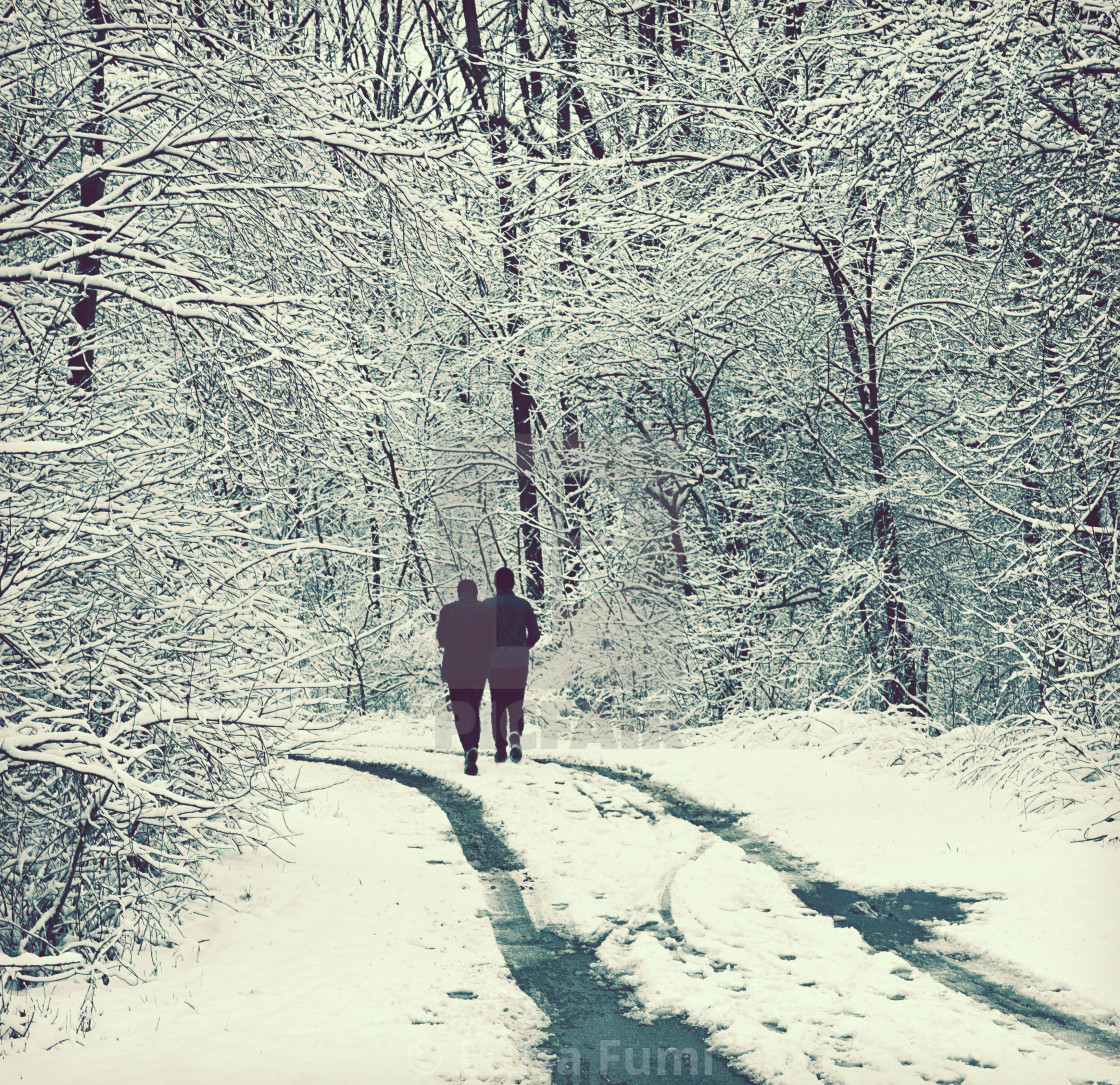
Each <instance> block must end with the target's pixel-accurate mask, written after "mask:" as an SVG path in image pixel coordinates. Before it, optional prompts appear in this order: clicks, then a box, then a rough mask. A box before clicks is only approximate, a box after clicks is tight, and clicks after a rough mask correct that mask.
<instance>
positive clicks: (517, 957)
mask: <svg viewBox="0 0 1120 1085" xmlns="http://www.w3.org/2000/svg"><path fill="white" fill-rule="evenodd" d="M290 756H291V760H294V761H320V762H325V763H327V764H331V765H340V766H342V767H343V768H349V769H355V770H357V771H359V772H368V773H370V774H371V775H373V776H379V777H381V778H382V779H385V780H395V781H396V782H397V783H401V784H406V785H407V786H409V787H414V788H416V789H417V790H418V791H420V792H422V793H423V794H424V795H426V796H427V797H428V798H430V799H431V800H432V801H433V802H435V803H436V804H437V805H438V806H439V807H440V809H441V810H443V812H444V814H445V815H446V816H447V820H448V821H449V822H450V823H451V827H452V829H453V830H454V832H455V835H456V836H457V837H458V840H459V844H460V846H461V847H462V849H463V854H464V856H465V857H466V859H467V861H468V862H469V863H470V864H471V866H472V867H474V868H475V870H477V871H478V872H479V875H480V882H481V884H482V887H483V889H484V891H485V892H486V895H487V910H488V912H489V918H490V922H491V925H492V926H493V928H494V934H495V937H496V938H497V941H498V945H499V946H500V947H501V950H502V954H503V956H504V957H505V960H506V964H507V966H508V967H509V969H510V972H511V973H512V974H513V977H514V979H515V980H516V981H517V984H518V986H519V987H520V988H521V989H522V990H523V991H525V992H526V994H528V995H529V996H530V997H531V998H532V999H533V1001H534V1002H536V1003H537V1005H538V1006H540V1007H541V1009H542V1010H543V1011H544V1012H545V1013H546V1014H547V1015H548V1018H549V1020H550V1022H551V1025H550V1029H549V1031H550V1036H551V1041H552V1043H551V1047H550V1050H549V1051H548V1052H547V1053H548V1054H549V1055H551V1056H552V1058H553V1069H552V1081H553V1083H554V1085H639V1083H641V1085H650V1083H661V1082H684V1081H690V1082H703V1083H704V1085H757V1083H755V1082H753V1080H752V1079H751V1078H748V1077H745V1076H744V1075H742V1074H739V1073H737V1072H736V1071H734V1070H732V1069H731V1068H730V1067H729V1066H728V1065H727V1063H726V1062H725V1061H724V1060H723V1059H721V1058H719V1056H717V1055H713V1054H711V1053H710V1052H709V1051H708V1049H707V1046H706V1036H705V1033H704V1032H703V1031H702V1030H701V1029H697V1028H693V1027H692V1026H690V1025H687V1024H685V1023H684V1022H683V1021H680V1020H678V1019H675V1018H659V1019H658V1020H657V1021H654V1022H652V1023H650V1024H645V1023H643V1022H641V1021H637V1020H635V1019H633V1018H630V1017H627V1016H626V1015H625V1011H626V1009H627V1008H628V1001H627V993H626V991H625V990H623V989H622V988H620V987H618V986H615V985H613V984H611V983H610V982H609V981H608V980H607V979H606V978H605V977H603V976H602V975H600V973H599V970H598V968H597V966H596V964H595V953H594V951H593V950H589V949H584V948H579V947H576V946H574V945H573V944H572V943H570V942H567V941H565V940H564V939H563V938H561V937H559V936H558V935H557V934H555V933H553V932H551V931H547V930H538V929H537V927H536V926H534V924H533V921H532V919H531V918H530V917H529V913H528V911H527V910H526V908H525V904H524V901H523V900H522V898H521V892H520V889H519V888H518V885H517V882H516V881H515V880H514V878H513V877H512V876H511V874H510V872H511V871H517V870H520V869H522V864H521V862H520V861H519V860H518V858H517V856H516V855H515V854H514V853H513V852H512V851H510V849H509V848H508V847H506V845H505V843H504V842H503V841H502V839H501V837H500V836H498V834H497V833H495V832H494V831H493V830H492V829H491V828H490V827H489V826H488V825H487V824H486V822H485V820H484V818H483V811H482V804H481V803H480V802H479V801H478V800H477V799H475V798H473V797H472V796H470V795H466V794H464V793H463V792H461V791H459V790H458V789H457V788H455V787H453V786H450V785H448V784H446V783H444V782H443V781H442V780H438V779H436V778H435V777H432V776H429V775H427V774H426V773H423V772H418V771H416V770H414V769H407V768H403V767H400V766H395V765H384V764H379V763H377V762H370V761H359V760H350V759H345V758H326V757H306V756H303V755H299V754H292V755H290Z"/></svg>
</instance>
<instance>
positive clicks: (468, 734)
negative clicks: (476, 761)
mask: <svg viewBox="0 0 1120 1085" xmlns="http://www.w3.org/2000/svg"><path fill="white" fill-rule="evenodd" d="M447 700H448V702H449V703H450V705H451V711H452V713H454V716H455V730H456V731H458V732H459V741H460V742H461V743H462V744H463V749H464V750H470V749H475V750H477V749H478V738H479V735H480V734H481V733H482V724H481V722H480V721H479V718H478V706H479V705H480V704H481V703H482V690H480V689H451V688H450V687H448V690H447Z"/></svg>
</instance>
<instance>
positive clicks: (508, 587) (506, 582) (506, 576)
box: [494, 568, 513, 591]
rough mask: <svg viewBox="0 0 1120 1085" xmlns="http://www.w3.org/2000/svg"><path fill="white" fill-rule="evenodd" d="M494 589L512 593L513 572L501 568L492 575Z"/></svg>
mask: <svg viewBox="0 0 1120 1085" xmlns="http://www.w3.org/2000/svg"><path fill="white" fill-rule="evenodd" d="M494 587H495V588H497V589H498V591H513V570H512V569H506V568H501V569H499V570H498V571H497V572H496V573H495V574H494Z"/></svg>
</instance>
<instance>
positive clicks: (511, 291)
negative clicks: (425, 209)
mask: <svg viewBox="0 0 1120 1085" xmlns="http://www.w3.org/2000/svg"><path fill="white" fill-rule="evenodd" d="M463 23H464V28H465V32H466V38H467V61H466V63H465V64H464V65H463V74H464V77H465V78H466V81H467V85H468V90H469V91H470V93H471V97H472V99H473V101H474V106H475V111H476V115H477V117H478V123H479V127H480V129H481V130H482V134H483V135H484V136H485V137H486V141H487V143H488V144H489V146H490V155H491V158H492V159H493V162H494V170H495V176H494V185H495V188H496V189H497V194H498V223H499V226H498V228H499V233H500V236H501V245H502V269H503V271H504V273H505V282H506V298H507V300H508V301H509V302H510V303H511V304H510V306H509V315H508V317H507V320H506V328H505V331H506V335H507V337H508V340H509V342H510V343H511V344H512V343H513V342H514V341H515V339H516V338H517V335H518V333H519V332H520V330H521V324H522V317H521V314H520V312H519V311H518V308H517V303H518V299H519V297H520V294H521V264H520V261H519V259H518V254H517V241H518V238H517V211H516V207H515V205H514V199H513V194H512V192H511V191H510V189H511V181H510V174H509V141H508V135H507V127H508V125H507V120H506V118H505V117H504V116H503V115H502V114H501V113H499V112H497V99H496V98H495V100H494V103H493V108H492V107H491V103H490V102H489V101H488V99H487V71H486V62H485V58H484V55H483V51H482V35H481V32H480V30H479V23H478V10H477V8H476V7H475V0H463ZM524 357H525V355H524V348H522V347H519V348H518V349H517V358H516V360H514V361H511V363H510V400H511V407H512V411H513V438H514V457H515V465H516V469H517V503H518V508H519V509H520V512H521V525H520V537H521V550H522V559H523V561H524V563H525V568H524V570H523V579H524V584H525V594H526V595H527V596H528V597H529V598H530V599H543V598H544V555H543V550H542V546H541V529H540V519H539V515H538V508H537V505H538V499H537V485H536V482H535V480H534V478H533V468H534V452H533V423H532V417H533V412H534V408H535V403H534V401H533V396H532V393H531V391H530V389H529V376H528V374H527V373H526V371H525V362H524Z"/></svg>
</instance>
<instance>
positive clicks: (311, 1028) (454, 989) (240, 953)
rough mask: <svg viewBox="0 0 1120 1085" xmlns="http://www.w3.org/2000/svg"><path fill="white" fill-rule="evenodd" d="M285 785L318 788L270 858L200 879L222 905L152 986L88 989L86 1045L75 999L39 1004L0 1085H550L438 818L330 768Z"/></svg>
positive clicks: (401, 789)
mask: <svg viewBox="0 0 1120 1085" xmlns="http://www.w3.org/2000/svg"><path fill="white" fill-rule="evenodd" d="M299 778H300V783H301V784H302V785H303V786H305V787H316V788H320V787H329V788H330V790H324V791H319V792H318V793H317V794H316V795H315V796H314V797H313V798H312V799H311V801H310V802H309V803H307V804H305V805H303V806H302V807H298V808H295V809H293V810H292V811H291V812H290V813H289V815H288V819H287V820H288V824H289V826H290V829H291V832H292V834H293V835H292V839H291V843H289V844H285V843H283V842H281V844H280V845H278V847H277V854H276V855H272V854H269V853H267V852H262V853H257V854H251V855H243V856H240V857H238V858H236V859H234V860H233V861H232V862H230V863H228V864H226V865H225V866H224V867H222V868H220V869H218V870H215V871H214V874H213V877H212V879H211V881H212V883H213V888H214V891H215V893H216V894H218V895H219V897H220V898H222V899H224V900H225V901H227V902H228V904H229V905H230V906H231V907H227V906H225V905H222V904H214V905H213V906H212V907H211V909H210V910H209V914H208V915H206V916H203V917H200V918H199V919H197V920H196V921H194V922H192V923H188V924H186V925H185V926H184V931H183V934H184V941H183V942H182V943H181V944H180V945H179V946H178V947H177V948H175V949H173V950H171V949H165V950H161V951H159V955H158V958H157V961H158V966H157V967H158V971H157V973H156V975H155V976H154V978H151V979H149V980H148V981H147V982H144V983H141V984H138V985H137V986H135V987H131V988H130V987H127V986H125V985H124V984H119V985H118V984H116V983H114V984H111V985H110V986H109V987H108V988H104V989H103V988H100V987H98V988H97V990H96V994H95V1003H94V1006H95V1020H94V1027H93V1029H92V1030H91V1031H90V1032H89V1033H88V1034H86V1035H85V1036H78V1037H77V1038H73V1033H72V1032H69V1033H68V1032H67V1026H68V1025H70V1024H72V1023H73V1022H74V1021H76V1020H77V1017H78V1013H79V1007H80V1002H81V998H82V995H83V992H82V991H81V990H80V989H78V990H73V989H70V990H56V991H55V992H53V994H52V998H51V1003H50V1005H49V1006H48V1008H47V1011H46V1012H42V1013H40V1015H39V1018H40V1019H39V1020H38V1021H37V1022H36V1023H35V1025H34V1026H33V1028H32V1029H31V1031H30V1033H29V1045H28V1049H27V1050H26V1051H23V1052H19V1050H18V1047H17V1048H16V1050H15V1051H13V1052H11V1053H9V1055H8V1057H7V1058H5V1059H0V1081H3V1082H4V1083H5V1085H8V1083H15V1082H22V1083H26V1085H62V1083H64V1082H76V1081H80V1082H82V1083H83V1085H355V1083H358V1082H380V1083H384V1085H397V1083H402V1085H403V1083H405V1082H423V1081H442V1080H451V1081H460V1080H490V1081H501V1082H506V1081H508V1082H514V1081H521V1082H523V1083H525V1085H536V1083H540V1082H545V1081H547V1080H548V1074H547V1072H546V1071H545V1070H544V1069H543V1068H542V1064H541V1063H540V1061H539V1060H538V1059H537V1058H536V1054H535V1049H536V1047H537V1046H539V1045H542V1044H543V1042H544V1034H543V1033H542V1032H541V1031H540V1029H541V1027H542V1026H543V1025H545V1024H546V1022H545V1021H544V1018H543V1017H542V1015H541V1014H540V1012H539V1011H538V1009H537V1007H536V1006H535V1005H534V1004H533V1002H532V1001H531V999H529V997H528V996H527V995H525V994H524V993H523V992H522V991H521V990H519V989H518V987H517V986H516V984H514V982H513V980H512V979H511V978H510V975H509V973H508V971H507V970H506V967H505V963H504V961H503V958H502V954H501V952H500V950H499V949H498V946H497V943H496V942H495V939H494V935H493V931H492V930H491V927H490V923H489V922H488V921H487V919H486V918H484V917H483V916H482V915H480V913H482V912H484V911H485V898H484V894H483V892H482V889H481V887H480V885H479V881H478V877H477V875H476V873H475V871H474V870H473V869H472V868H471V867H470V866H469V865H468V864H467V862H466V860H465V859H464V857H463V853H462V851H461V849H460V848H459V846H458V843H457V842H456V840H455V837H454V834H453V833H452V832H451V829H450V826H449V825H448V822H447V819H446V818H445V817H444V815H443V814H442V813H441V812H440V810H439V808H438V807H436V806H435V805H434V804H433V803H431V802H430V801H429V800H427V799H425V798H424V797H423V796H422V795H419V794H418V793H417V792H416V791H415V790H413V789H412V788H409V787H405V786H403V785H401V784H396V783H393V782H391V781H386V780H379V779H375V778H373V777H371V776H368V775H365V774H362V773H355V772H352V771H348V770H345V769H338V768H334V767H332V766H329V765H305V766H301V768H300V773H299ZM68 1035H69V1036H70V1037H71V1038H69V1039H67V1038H66V1037H67V1036H68ZM52 1043H57V1046H55V1047H53V1049H52V1050H49V1051H47V1050H43V1048H44V1047H46V1046H47V1045H49V1044H52ZM20 1046H22V1045H20Z"/></svg>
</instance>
